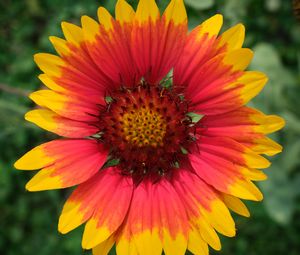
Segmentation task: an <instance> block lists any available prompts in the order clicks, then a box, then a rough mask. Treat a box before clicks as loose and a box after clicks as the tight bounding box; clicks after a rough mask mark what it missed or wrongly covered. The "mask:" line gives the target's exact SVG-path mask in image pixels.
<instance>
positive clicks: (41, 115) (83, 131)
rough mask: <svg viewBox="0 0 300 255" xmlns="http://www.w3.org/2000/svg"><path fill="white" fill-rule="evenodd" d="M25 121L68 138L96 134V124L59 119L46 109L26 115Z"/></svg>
mask: <svg viewBox="0 0 300 255" xmlns="http://www.w3.org/2000/svg"><path fill="white" fill-rule="evenodd" d="M25 119H26V120H27V121H30V122H32V123H34V124H36V125H38V126H39V127H41V128H43V129H45V130H47V131H50V132H53V133H55V134H58V135H60V136H64V137H68V138H83V137H86V136H90V135H93V134H95V133H97V132H98V130H99V128H98V127H97V126H96V123H95V124H94V125H93V124H92V123H86V122H80V121H74V120H71V119H67V118H64V117H61V116H60V115H58V114H56V113H54V112H53V111H50V110H47V109H37V110H32V111H29V112H27V113H26V115H25Z"/></svg>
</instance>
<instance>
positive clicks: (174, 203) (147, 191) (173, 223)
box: [116, 178, 188, 255]
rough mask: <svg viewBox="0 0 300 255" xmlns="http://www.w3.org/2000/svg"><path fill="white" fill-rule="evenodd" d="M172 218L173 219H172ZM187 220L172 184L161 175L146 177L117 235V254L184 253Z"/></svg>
mask: <svg viewBox="0 0 300 255" xmlns="http://www.w3.org/2000/svg"><path fill="white" fill-rule="evenodd" d="M171 219H172V220H171ZM187 234H188V220H187V215H186V212H185V209H184V208H183V207H182V203H181V200H180V198H179V196H178V195H177V193H176V191H175V189H174V187H173V186H172V185H171V183H170V182H169V181H168V180H166V179H164V178H162V179H161V180H160V181H159V182H157V183H153V182H152V181H150V180H144V181H143V182H142V183H140V184H139V185H138V186H137V187H136V188H135V190H134V194H133V198H132V201H131V206H130V209H129V212H128V216H127V218H126V221H125V222H124V224H123V227H122V229H121V230H120V233H119V235H118V238H117V246H116V247H117V253H118V254H131V253H130V252H129V250H130V247H132V246H133V247H134V248H135V249H136V250H137V254H149V255H150V254H151V255H160V254H161V252H162V249H163V250H164V253H165V254H166V255H169V254H172V255H176V254H178V255H179V254H180V255H182V254H184V252H185V250H186V248H187Z"/></svg>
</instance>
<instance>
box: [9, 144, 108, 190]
mask: <svg viewBox="0 0 300 255" xmlns="http://www.w3.org/2000/svg"><path fill="white" fill-rule="evenodd" d="M106 158H107V152H106V151H105V150H104V148H103V145H101V144H99V143H98V142H97V141H94V140H79V139H78V140H75V139H74V140H54V141H51V142H48V143H45V144H42V145H40V146H37V147H36V148H34V149H32V150H31V151H29V152H27V153H26V154H25V155H24V156H23V157H22V158H20V159H19V160H18V161H17V162H16V163H15V167H16V168H17V169H22V170H23V169H24V170H34V169H39V168H43V170H41V171H40V172H38V173H37V174H36V175H35V176H34V177H33V178H32V179H31V180H30V181H29V182H28V184H27V186H26V188H27V189H28V190H30V191H38V190H45V189H54V188H64V187H70V186H74V185H76V184H79V183H82V182H84V181H86V180H88V179H89V178H90V177H91V176H93V175H94V174H95V173H96V172H98V171H99V170H100V168H101V167H102V166H103V164H104V162H105V161H106ZM37 159H38V160H37Z"/></svg>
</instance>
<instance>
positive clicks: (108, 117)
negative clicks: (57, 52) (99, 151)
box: [100, 84, 193, 177]
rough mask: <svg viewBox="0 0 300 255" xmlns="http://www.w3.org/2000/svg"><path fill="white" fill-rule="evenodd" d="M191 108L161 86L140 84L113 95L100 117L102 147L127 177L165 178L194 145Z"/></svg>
mask: <svg viewBox="0 0 300 255" xmlns="http://www.w3.org/2000/svg"><path fill="white" fill-rule="evenodd" d="M187 112H188V104H187V102H186V101H185V100H184V99H183V98H181V97H180V96H179V95H174V94H173V93H172V91H171V90H170V89H166V88H164V87H162V86H157V87H154V86H150V85H148V84H140V85H138V86H136V87H134V88H122V89H120V90H119V91H116V92H114V93H112V94H111V96H110V100H109V102H108V103H107V107H106V109H105V110H103V112H102V113H101V115H100V121H102V122H103V126H104V127H105V128H104V130H103V135H102V139H103V143H104V144H105V145H106V146H107V147H108V148H112V150H111V151H112V154H111V155H112V157H113V158H118V159H119V160H120V165H121V166H122V167H121V168H122V169H123V170H124V172H125V173H128V174H132V175H135V176H137V177H141V176H144V175H146V174H149V173H151V174H158V175H164V174H165V173H166V172H169V171H170V170H171V169H173V168H175V167H176V165H178V163H179V162H180V159H181V158H182V157H183V156H184V155H183V153H182V150H183V148H184V149H187V148H188V147H189V145H190V143H191V141H192V137H191V133H192V131H191V130H192V129H193V123H192V121H191V119H190V118H189V117H188V116H187Z"/></svg>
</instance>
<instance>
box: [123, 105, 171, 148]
mask: <svg viewBox="0 0 300 255" xmlns="http://www.w3.org/2000/svg"><path fill="white" fill-rule="evenodd" d="M121 122H122V123H123V124H122V130H123V136H124V138H125V139H126V141H128V142H129V143H131V144H132V145H135V146H138V147H145V146H153V147H157V146H163V139H164V137H165V134H166V131H167V121H166V119H165V118H164V116H162V115H161V114H159V113H158V112H156V111H155V110H152V109H150V108H149V107H148V106H146V105H142V107H141V108H139V109H134V108H132V109H130V110H129V111H128V112H126V113H125V114H124V115H123V117H122V120H121Z"/></svg>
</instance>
